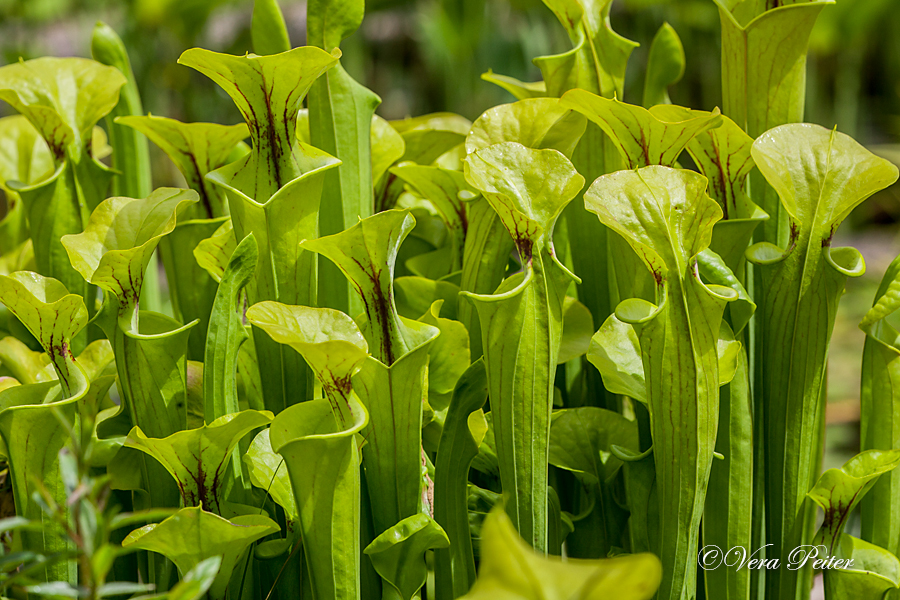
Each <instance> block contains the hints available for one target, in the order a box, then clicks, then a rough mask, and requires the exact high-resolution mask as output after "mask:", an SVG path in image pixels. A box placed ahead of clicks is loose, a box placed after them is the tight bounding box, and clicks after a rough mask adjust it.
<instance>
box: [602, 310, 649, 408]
mask: <svg viewBox="0 0 900 600" xmlns="http://www.w3.org/2000/svg"><path fill="white" fill-rule="evenodd" d="M587 359H588V362H590V363H591V364H592V365H594V366H595V367H597V370H598V371H600V374H601V376H602V377H603V385H604V386H605V387H606V389H607V390H609V391H610V393H613V394H620V395H623V396H628V397H629V398H634V399H635V400H637V401H638V402H641V403H643V404H647V403H648V402H649V400H648V398H647V384H646V381H645V379H644V363H643V360H642V359H641V344H640V341H638V335H637V332H636V331H635V329H634V327H633V326H632V325H631V324H630V323H625V322H623V321H620V320H619V319H618V318H617V317H616V315H610V316H609V317H608V318H607V319H606V321H604V322H603V325H602V326H601V327H600V329H599V330H598V331H597V333H595V334H594V335H593V337H591V345H590V348H588V352H587Z"/></svg>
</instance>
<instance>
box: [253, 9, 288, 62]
mask: <svg viewBox="0 0 900 600" xmlns="http://www.w3.org/2000/svg"><path fill="white" fill-rule="evenodd" d="M250 39H251V40H252V42H253V51H254V52H256V53H257V54H260V55H266V54H279V53H281V52H287V51H288V50H290V49H291V39H290V36H288V31H287V25H286V24H285V22H284V15H282V14H281V7H280V6H278V0H254V2H253V17H252V18H251V21H250Z"/></svg>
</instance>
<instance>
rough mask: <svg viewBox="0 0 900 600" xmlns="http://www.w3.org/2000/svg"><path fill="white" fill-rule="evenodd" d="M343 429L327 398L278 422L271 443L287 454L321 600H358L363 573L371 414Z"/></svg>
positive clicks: (357, 411)
mask: <svg viewBox="0 0 900 600" xmlns="http://www.w3.org/2000/svg"><path fill="white" fill-rule="evenodd" d="M353 403H354V417H355V418H354V420H353V421H351V422H350V423H349V424H348V426H347V427H345V428H342V427H338V425H337V423H336V421H335V418H334V415H333V413H332V411H331V405H330V403H329V402H328V401H327V400H324V399H321V400H312V401H310V402H304V403H302V404H297V405H294V406H292V407H290V408H288V409H286V410H285V411H284V412H282V413H281V414H280V415H278V417H277V418H276V420H275V421H274V422H273V423H272V428H271V434H270V435H271V438H270V439H271V442H272V447H273V448H274V449H275V451H276V452H278V453H279V454H281V455H282V456H284V461H285V465H286V466H287V469H288V473H289V474H290V477H291V486H292V487H293V489H294V496H295V498H296V502H297V510H298V511H299V514H300V530H301V536H302V538H303V548H304V557H305V560H306V566H307V568H308V571H307V573H308V575H309V577H310V579H311V584H312V592H313V595H314V597H315V598H316V599H317V600H358V599H359V598H360V595H359V585H360V571H359V560H360V557H361V552H360V547H359V544H360V536H359V527H360V516H359V515H360V487H359V473H360V471H359V451H358V450H357V440H356V435H355V434H356V433H358V432H359V431H360V430H362V428H363V427H365V425H366V419H367V415H366V411H365V408H363V407H362V406H361V405H360V404H359V402H358V400H357V399H356V398H353Z"/></svg>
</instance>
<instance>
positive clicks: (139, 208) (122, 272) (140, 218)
mask: <svg viewBox="0 0 900 600" xmlns="http://www.w3.org/2000/svg"><path fill="white" fill-rule="evenodd" d="M195 202H197V193H196V192H193V191H189V190H182V189H177V188H160V189H158V190H156V191H154V192H153V193H152V194H150V195H149V196H147V198H145V199H142V200H138V199H135V198H109V199H107V200H105V201H103V202H102V203H101V204H100V205H99V206H98V207H97V209H96V210H95V211H94V212H93V213H92V214H91V219H90V221H89V222H88V223H87V225H86V226H85V228H84V232H83V233H80V234H77V235H66V236H63V238H62V245H63V247H64V248H65V249H66V252H67V253H68V255H69V259H70V260H71V261H72V266H73V267H75V269H76V270H77V271H78V272H79V273H80V274H81V276H82V277H83V278H84V279H85V281H87V282H88V283H91V284H93V285H96V286H98V287H99V288H101V289H102V290H103V291H105V292H109V293H110V294H113V295H114V296H115V298H116V302H117V303H118V304H119V308H118V310H119V315H120V318H122V319H124V320H125V321H126V322H128V321H131V322H132V323H134V321H135V320H136V319H137V305H138V299H139V298H140V295H141V286H142V284H143V279H144V271H145V270H146V269H147V265H148V264H149V262H150V257H151V256H152V254H153V251H154V250H155V249H156V246H157V244H159V240H160V239H161V238H162V237H163V236H164V235H166V234H168V233H171V232H172V231H173V230H174V229H175V219H176V216H177V215H178V213H179V212H180V211H181V210H184V208H186V207H187V206H190V205H191V204H194V203H195Z"/></svg>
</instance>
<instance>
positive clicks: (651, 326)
mask: <svg viewBox="0 0 900 600" xmlns="http://www.w3.org/2000/svg"><path fill="white" fill-rule="evenodd" d="M668 285H669V289H668V294H669V300H668V301H667V302H666V303H665V306H664V307H663V310H664V314H660V315H658V316H656V318H654V319H652V320H651V321H650V322H649V323H646V324H642V325H636V326H635V329H636V330H637V331H638V336H639V338H640V340H641V349H642V355H643V361H644V372H645V373H646V374H647V388H648V391H649V395H650V398H649V400H650V415H651V428H652V435H653V440H654V444H653V452H654V457H655V459H656V460H655V464H656V485H657V493H658V497H659V541H658V546H657V548H656V549H657V552H658V555H659V556H660V559H661V560H662V562H663V564H664V565H667V566H669V569H668V571H666V572H664V573H663V582H662V584H661V586H660V591H659V593H658V597H659V598H661V599H664V598H668V599H672V600H676V599H682V600H687V599H690V598H693V597H694V594H695V591H696V572H697V569H696V566H695V565H694V563H693V561H688V560H685V557H688V556H690V557H693V556H697V552H698V542H699V528H700V518H701V515H702V514H703V507H704V503H705V501H706V492H707V482H708V480H709V473H710V469H711V467H712V461H713V456H712V450H713V447H714V445H715V440H716V430H717V428H718V411H719V390H718V381H717V373H718V364H717V358H716V355H715V351H714V350H713V351H710V348H711V347H714V345H715V340H716V337H717V335H718V329H719V322H720V321H721V317H722V310H723V308H724V305H723V304H724V303H718V302H716V301H715V299H713V298H711V297H709V296H708V295H707V296H706V297H703V295H705V294H706V292H705V291H703V290H701V289H700V288H701V286H700V284H699V283H696V282H694V281H690V280H689V281H687V282H681V281H678V280H670V283H669V284H668ZM682 286H683V287H682ZM698 292H699V293H698ZM687 294H690V295H695V302H697V301H699V302H698V304H700V305H701V306H703V309H704V312H705V313H706V315H705V318H701V316H700V315H699V314H691V313H692V312H693V311H691V310H690V309H689V307H688V305H687V303H682V301H681V298H682V297H683V295H687ZM701 294H703V295H701ZM704 305H705V306H704ZM667 330H668V331H667ZM678 331H689V332H691V334H690V335H679V334H677V333H674V332H678ZM698 340H699V341H698ZM657 348H659V349H660V350H656V349H657Z"/></svg>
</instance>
